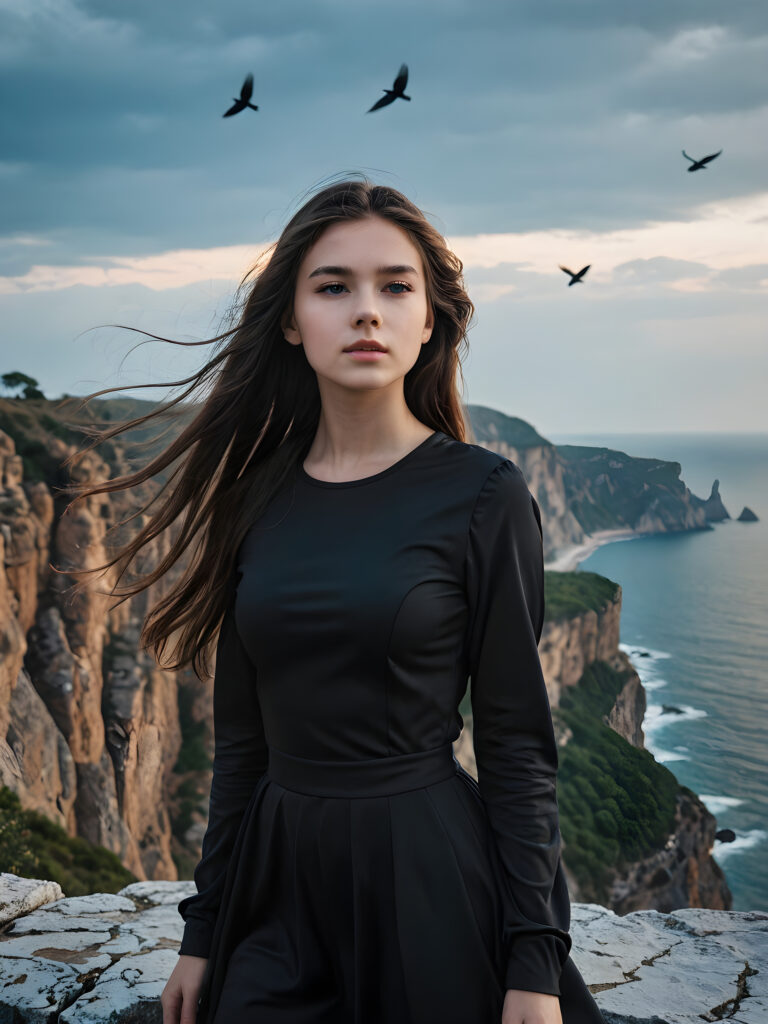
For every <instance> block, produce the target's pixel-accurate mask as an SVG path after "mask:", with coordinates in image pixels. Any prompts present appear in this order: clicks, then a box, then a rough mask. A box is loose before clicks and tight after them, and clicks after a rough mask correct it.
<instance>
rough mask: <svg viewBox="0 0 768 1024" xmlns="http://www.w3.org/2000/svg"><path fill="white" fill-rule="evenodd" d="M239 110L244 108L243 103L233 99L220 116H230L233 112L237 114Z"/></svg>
mask: <svg viewBox="0 0 768 1024" xmlns="http://www.w3.org/2000/svg"><path fill="white" fill-rule="evenodd" d="M241 110H245V105H244V104H243V103H241V102H240V100H235V102H234V103H233V104H232V106H231V107H230V108H229V110H228V111H227V112H226V114H222V115H221V116H222V117H232V115H233V114H239V113H240V111H241Z"/></svg>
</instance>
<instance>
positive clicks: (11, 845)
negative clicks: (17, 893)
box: [0, 786, 138, 896]
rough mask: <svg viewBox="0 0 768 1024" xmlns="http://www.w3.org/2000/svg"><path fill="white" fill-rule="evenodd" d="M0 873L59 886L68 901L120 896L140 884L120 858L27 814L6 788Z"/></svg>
mask: <svg viewBox="0 0 768 1024" xmlns="http://www.w3.org/2000/svg"><path fill="white" fill-rule="evenodd" d="M0 870H2V871H8V872H10V873H11V874H14V875H20V876H21V877H22V878H45V879H48V880H50V881H53V882H58V883H59V885H60V886H61V889H62V892H63V893H64V895H65V896H87V895H89V894H90V893H94V892H117V891H118V890H120V889H122V888H123V886H124V885H129V884H130V883H131V882H136V881H138V879H137V878H136V876H135V875H134V874H132V873H131V872H130V871H128V870H127V868H125V867H123V865H122V864H121V863H120V858H119V857H118V856H117V854H116V853H112V851H111V850H107V849H106V848H105V847H103V846H95V845H94V844H93V843H89V842H88V840H87V839H83V838H82V837H80V836H70V835H68V834H67V832H65V831H64V829H63V828H62V827H61V826H60V825H58V824H56V822H53V821H51V820H50V818H47V817H46V816H45V815H44V814H40V813H39V812H38V811H32V810H25V809H24V808H23V807H22V806H21V801H20V800H19V797H18V796H17V794H16V793H14V792H13V790H11V789H8V787H7V786H1V787H0Z"/></svg>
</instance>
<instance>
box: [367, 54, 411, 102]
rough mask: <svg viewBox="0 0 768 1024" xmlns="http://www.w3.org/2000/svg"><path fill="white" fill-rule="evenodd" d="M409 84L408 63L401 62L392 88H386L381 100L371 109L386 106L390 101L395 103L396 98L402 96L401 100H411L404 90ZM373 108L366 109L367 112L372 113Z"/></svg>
mask: <svg viewBox="0 0 768 1024" xmlns="http://www.w3.org/2000/svg"><path fill="white" fill-rule="evenodd" d="M407 84H408V65H407V64H401V65H400V70H399V71H398V73H397V78H396V79H395V80H394V82H393V83H392V88H391V89H385V90H384V95H383V96H382V97H381V99H380V100H377V101H376V102H375V103H374V104H373V106H372V107H371V110H378V109H379V108H380V107H386V106H387V104H389V103H394V102H395V100H396V99H397V98H398V96H399V97H400V99H401V100H408V101H409V102H410V99H411V97H410V96H406V95H405V92H404V91H403V90H404V89H405V87H406V85H407ZM371 110H366V114H370V112H371Z"/></svg>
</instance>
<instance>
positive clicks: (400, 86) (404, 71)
mask: <svg viewBox="0 0 768 1024" xmlns="http://www.w3.org/2000/svg"><path fill="white" fill-rule="evenodd" d="M407 84H408V65H407V64H401V65H400V70H399V71H398V72H397V78H396V79H395V81H394V84H393V86H392V88H393V89H394V90H395V92H402V91H403V90H404V89H405V87H406V85H407Z"/></svg>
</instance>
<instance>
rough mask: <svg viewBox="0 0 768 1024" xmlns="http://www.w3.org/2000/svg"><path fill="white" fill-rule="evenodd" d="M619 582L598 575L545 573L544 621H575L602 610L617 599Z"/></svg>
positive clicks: (594, 573) (592, 573)
mask: <svg viewBox="0 0 768 1024" xmlns="http://www.w3.org/2000/svg"><path fill="white" fill-rule="evenodd" d="M618 589H619V585H618V583H614V582H613V580H609V579H606V577H605V576H600V575H599V573H596V572H550V571H549V570H547V571H545V573H544V602H545V605H546V609H545V615H544V621H545V622H550V621H557V620H559V619H572V618H575V617H576V616H577V615H583V614H584V612H589V611H594V612H599V611H602V610H603V609H604V608H605V607H606V606H607V605H609V604H610V603H611V601H613V600H614V599H615V597H616V592H617V591H618Z"/></svg>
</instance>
